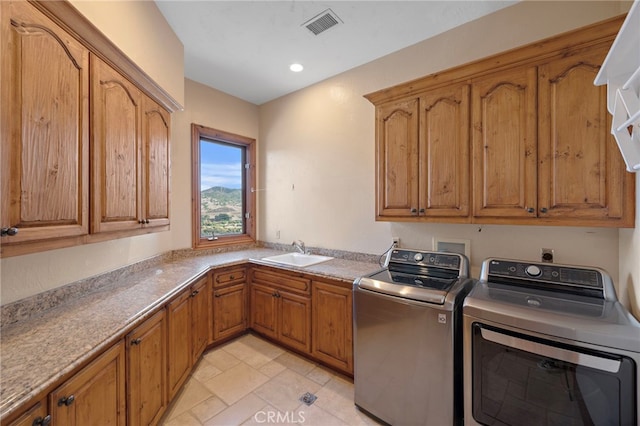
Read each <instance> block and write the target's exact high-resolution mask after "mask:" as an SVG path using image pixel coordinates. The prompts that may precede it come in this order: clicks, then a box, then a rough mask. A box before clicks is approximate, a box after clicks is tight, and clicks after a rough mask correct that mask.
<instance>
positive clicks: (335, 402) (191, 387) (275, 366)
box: [160, 334, 377, 426]
mask: <svg viewBox="0 0 640 426" xmlns="http://www.w3.org/2000/svg"><path fill="white" fill-rule="evenodd" d="M306 392H310V393H312V394H314V395H316V396H317V397H318V399H317V400H316V401H315V402H314V403H313V404H312V405H311V406H307V405H305V404H304V403H302V402H301V401H300V400H299V398H300V397H301V396H302V395H303V394H305V393H306ZM160 424H161V425H164V426H192V425H193V426H203V425H204V426H209V425H216V426H227V425H228V426H232V425H273V424H281V425H282V424H303V425H306V426H345V425H349V426H350V425H377V423H376V422H375V421H374V420H372V419H371V418H369V417H367V416H366V415H365V414H364V413H361V412H360V411H359V410H358V409H357V408H356V407H355V405H354V404H353V381H352V380H351V379H349V378H347V377H345V376H342V375H339V374H337V373H334V372H332V371H331V370H329V369H326V368H324V367H322V366H320V365H318V364H315V363H313V362H311V361H309V360H307V359H306V358H303V357H300V356H298V355H296V354H293V353H291V352H288V351H286V350H285V349H282V348H281V347H279V346H276V345H274V344H272V343H270V342H267V341H266V340H263V339H261V338H259V337H257V336H255V335H252V334H247V335H244V336H242V337H239V338H237V339H235V340H233V341H231V342H229V343H227V344H225V345H223V346H220V347H216V348H214V349H212V350H210V351H208V352H207V353H205V355H204V356H203V357H202V358H201V359H200V361H199V363H198V364H197V365H196V367H195V369H194V370H193V372H192V373H191V377H189V379H188V380H187V382H186V383H185V385H184V386H183V388H182V390H181V391H180V393H179V394H178V396H177V397H176V398H175V399H174V401H173V403H172V404H171V405H170V406H169V408H168V409H167V412H166V413H165V416H164V418H163V419H162V421H161V422H160Z"/></svg>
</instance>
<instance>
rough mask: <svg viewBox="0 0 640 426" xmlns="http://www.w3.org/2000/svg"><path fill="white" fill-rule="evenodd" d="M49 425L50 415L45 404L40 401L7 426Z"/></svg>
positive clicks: (43, 401)
mask: <svg viewBox="0 0 640 426" xmlns="http://www.w3.org/2000/svg"><path fill="white" fill-rule="evenodd" d="M3 424H4V423H3ZM50 424H51V415H50V414H49V413H48V412H47V402H46V401H45V400H42V401H38V402H37V403H35V404H34V405H33V406H32V407H31V408H29V409H28V410H27V411H25V412H24V413H22V415H20V417H18V418H17V419H15V420H14V421H12V422H11V423H9V424H8V426H49V425H50Z"/></svg>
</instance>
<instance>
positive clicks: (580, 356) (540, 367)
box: [463, 259, 640, 426]
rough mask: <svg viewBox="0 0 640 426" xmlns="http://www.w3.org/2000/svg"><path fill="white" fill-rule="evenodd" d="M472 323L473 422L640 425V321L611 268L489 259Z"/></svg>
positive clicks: (468, 334)
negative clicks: (619, 289) (620, 294)
mask: <svg viewBox="0 0 640 426" xmlns="http://www.w3.org/2000/svg"><path fill="white" fill-rule="evenodd" d="M463 329H464V333H463V334H464V385H465V391H464V420H465V425H478V424H482V425H512V426H533V425H535V426H544V425H597V426H609V425H612V426H613V425H615V426H637V425H638V421H639V420H640V417H639V415H638V406H639V405H640V381H639V380H638V369H639V368H640V324H639V323H638V321H636V320H635V319H634V318H633V317H632V316H631V315H630V314H629V312H627V311H626V310H625V309H624V307H623V306H622V305H621V304H620V303H619V302H618V300H617V298H616V294H615V290H614V287H613V283H612V281H611V278H610V277H609V275H608V274H607V273H606V272H605V271H603V270H601V269H598V268H590V267H584V266H572V265H557V264H544V263H532V262H526V261H518V260H508V259H487V260H485V261H484V262H483V266H482V271H481V276H480V281H478V283H477V284H476V285H475V286H474V288H473V290H472V291H471V292H470V293H469V295H468V296H467V298H466V299H465V301H464V305H463Z"/></svg>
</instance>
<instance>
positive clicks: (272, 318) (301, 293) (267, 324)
mask: <svg viewBox="0 0 640 426" xmlns="http://www.w3.org/2000/svg"><path fill="white" fill-rule="evenodd" d="M310 293H311V280H310V279H308V278H305V277H301V276H300V275H296V274H290V275H289V274H286V273H280V272H274V271H271V270H262V269H257V268H255V269H254V270H253V274H252V280H251V328H252V329H253V330H255V331H257V332H258V333H262V334H264V335H266V336H269V337H271V338H273V339H275V340H277V341H279V342H280V343H282V344H283V345H286V346H288V347H290V348H292V349H297V350H299V351H302V352H305V353H311V297H310Z"/></svg>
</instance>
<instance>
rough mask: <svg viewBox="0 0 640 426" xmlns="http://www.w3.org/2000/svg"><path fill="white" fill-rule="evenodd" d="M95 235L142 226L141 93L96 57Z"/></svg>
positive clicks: (93, 75)
mask: <svg viewBox="0 0 640 426" xmlns="http://www.w3.org/2000/svg"><path fill="white" fill-rule="evenodd" d="M91 89H92V92H91V96H92V102H91V106H92V113H91V115H92V124H93V135H92V144H93V151H92V152H93V154H92V163H91V166H92V172H91V183H92V185H91V190H92V194H91V201H92V203H91V207H92V211H91V232H94V233H97V232H106V231H118V230H129V229H138V228H140V227H141V224H140V221H141V220H142V212H141V201H140V200H141V197H140V191H141V182H140V177H141V171H140V167H139V166H140V154H141V153H140V138H141V126H140V122H141V111H142V105H141V101H142V97H141V93H140V91H139V90H138V89H137V88H136V87H135V86H134V85H133V84H131V83H130V82H129V81H127V80H126V79H125V78H124V77H122V76H121V75H120V74H118V72H116V71H115V70H114V69H113V68H111V67H110V66H109V65H107V64H106V63H104V62H103V61H102V60H100V59H99V58H98V57H96V56H94V55H92V56H91Z"/></svg>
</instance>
